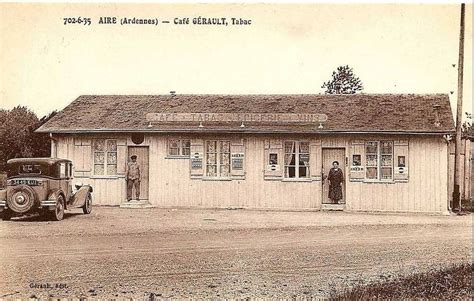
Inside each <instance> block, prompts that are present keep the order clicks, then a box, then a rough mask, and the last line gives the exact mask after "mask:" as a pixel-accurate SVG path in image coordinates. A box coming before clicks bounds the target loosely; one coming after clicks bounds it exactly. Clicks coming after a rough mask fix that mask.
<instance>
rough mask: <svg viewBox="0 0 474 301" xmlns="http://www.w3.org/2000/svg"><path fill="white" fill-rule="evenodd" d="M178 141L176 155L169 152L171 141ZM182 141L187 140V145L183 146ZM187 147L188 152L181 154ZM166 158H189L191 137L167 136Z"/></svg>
mask: <svg viewBox="0 0 474 301" xmlns="http://www.w3.org/2000/svg"><path fill="white" fill-rule="evenodd" d="M172 141H178V148H177V149H178V155H172V154H171V142H172ZM184 141H188V145H189V146H188V147H184V143H183V142H184ZM184 149H188V154H187V155H183V152H184V151H183V150H184ZM166 158H167V159H189V158H191V139H190V138H186V137H169V138H168V139H167V142H166Z"/></svg>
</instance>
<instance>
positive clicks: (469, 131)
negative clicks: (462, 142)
mask: <svg viewBox="0 0 474 301" xmlns="http://www.w3.org/2000/svg"><path fill="white" fill-rule="evenodd" d="M465 114H466V119H467V120H466V121H464V122H463V124H462V129H461V131H462V135H461V136H462V138H463V139H474V128H473V127H472V114H470V113H468V112H465Z"/></svg>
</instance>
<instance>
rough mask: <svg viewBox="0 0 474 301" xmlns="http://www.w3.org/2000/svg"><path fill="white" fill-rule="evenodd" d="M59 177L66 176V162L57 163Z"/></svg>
mask: <svg viewBox="0 0 474 301" xmlns="http://www.w3.org/2000/svg"><path fill="white" fill-rule="evenodd" d="M59 177H60V178H61V179H64V178H65V177H66V163H60V164H59Z"/></svg>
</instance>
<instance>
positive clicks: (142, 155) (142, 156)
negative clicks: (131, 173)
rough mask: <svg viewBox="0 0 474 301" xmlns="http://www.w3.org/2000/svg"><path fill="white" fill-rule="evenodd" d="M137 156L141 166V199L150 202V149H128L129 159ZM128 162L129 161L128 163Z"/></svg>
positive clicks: (133, 147)
mask: <svg viewBox="0 0 474 301" xmlns="http://www.w3.org/2000/svg"><path fill="white" fill-rule="evenodd" d="M132 155H136V156H137V162H138V164H140V199H141V200H148V187H149V179H148V170H149V161H148V147H146V146H129V147H128V157H127V158H128V159H127V160H130V156H132ZM127 162H128V161H127Z"/></svg>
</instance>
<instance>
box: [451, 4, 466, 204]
mask: <svg viewBox="0 0 474 301" xmlns="http://www.w3.org/2000/svg"><path fill="white" fill-rule="evenodd" d="M465 6H466V5H465V4H464V3H462V4H461V30H460V34H459V59H458V100H457V110H456V143H455V145H454V147H455V155H454V191H453V211H458V212H460V211H461V198H460V191H459V186H460V183H461V177H460V171H461V147H462V145H461V134H462V133H461V126H462V94H463V69H464V10H465Z"/></svg>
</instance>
